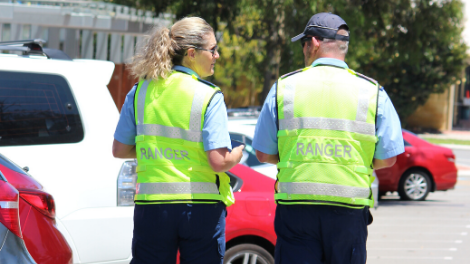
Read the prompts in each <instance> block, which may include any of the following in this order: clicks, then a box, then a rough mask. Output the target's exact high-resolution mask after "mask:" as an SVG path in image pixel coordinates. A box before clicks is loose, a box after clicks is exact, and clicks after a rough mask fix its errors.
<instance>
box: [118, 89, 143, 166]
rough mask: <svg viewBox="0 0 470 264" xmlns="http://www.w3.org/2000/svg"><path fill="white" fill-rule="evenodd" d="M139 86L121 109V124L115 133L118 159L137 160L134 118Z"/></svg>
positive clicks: (130, 94)
mask: <svg viewBox="0 0 470 264" xmlns="http://www.w3.org/2000/svg"><path fill="white" fill-rule="evenodd" d="M136 88H137V85H134V87H132V89H131V90H130V91H129V93H128V94H127V96H126V100H125V101H124V105H123V106H122V109H121V114H120V116H119V122H118V124H117V126H116V131H115V132H114V142H113V150H112V151H113V156H114V157H116V158H121V159H126V158H131V159H132V158H136V150H135V136H136V134H137V131H136V125H135V117H134V94H135V91H136Z"/></svg>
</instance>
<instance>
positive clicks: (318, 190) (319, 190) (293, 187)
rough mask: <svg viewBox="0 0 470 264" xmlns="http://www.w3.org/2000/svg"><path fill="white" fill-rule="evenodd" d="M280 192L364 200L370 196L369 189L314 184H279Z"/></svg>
mask: <svg viewBox="0 0 470 264" xmlns="http://www.w3.org/2000/svg"><path fill="white" fill-rule="evenodd" d="M279 192H281V193H287V194H310V195H329V196H336V197H344V198H364V199H367V198H369V195H370V189H369V188H362V187H351V186H344V185H335V184H328V183H312V182H279Z"/></svg>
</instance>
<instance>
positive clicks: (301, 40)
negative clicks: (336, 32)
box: [300, 36, 324, 48]
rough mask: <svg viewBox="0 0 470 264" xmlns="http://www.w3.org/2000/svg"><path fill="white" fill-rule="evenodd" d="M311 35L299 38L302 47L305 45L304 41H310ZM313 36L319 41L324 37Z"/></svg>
mask: <svg viewBox="0 0 470 264" xmlns="http://www.w3.org/2000/svg"><path fill="white" fill-rule="evenodd" d="M312 37H313V36H307V37H303V38H301V39H300V44H302V48H303V47H304V46H305V43H307V42H310V41H312ZM313 38H316V39H318V40H319V41H323V39H324V38H323V37H317V36H315V37H313Z"/></svg>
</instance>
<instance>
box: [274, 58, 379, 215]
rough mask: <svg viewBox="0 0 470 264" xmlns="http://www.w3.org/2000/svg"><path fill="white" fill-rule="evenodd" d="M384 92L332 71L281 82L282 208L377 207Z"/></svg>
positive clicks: (346, 72) (320, 69)
mask: <svg viewBox="0 0 470 264" xmlns="http://www.w3.org/2000/svg"><path fill="white" fill-rule="evenodd" d="M379 88H380V85H379V84H378V83H377V82H376V81H374V80H372V79H370V78H368V77H365V76H364V75H361V74H358V73H356V72H354V71H352V70H350V69H344V68H338V67H334V66H329V65H313V66H310V67H307V68H305V69H302V70H299V71H297V72H293V73H291V74H287V75H285V76H283V77H281V78H280V79H279V80H278V85H277V105H278V117H279V131H278V148H279V157H280V161H279V163H278V164H277V167H278V169H279V174H278V176H277V179H278V183H277V187H276V188H277V193H276V194H275V199H276V201H277V202H278V203H280V204H328V205H337V206H344V207H350V208H362V207H363V206H366V205H367V206H371V207H372V206H373V199H372V192H371V189H370V185H371V183H372V182H373V180H374V177H373V176H372V171H373V169H372V162H373V157H374V151H375V144H376V142H377V137H376V135H375V122H376V111H377V99H378V90H379Z"/></svg>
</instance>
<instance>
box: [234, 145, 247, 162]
mask: <svg viewBox="0 0 470 264" xmlns="http://www.w3.org/2000/svg"><path fill="white" fill-rule="evenodd" d="M244 149H245V145H240V146H238V147H235V148H233V149H232V153H231V154H232V155H234V159H235V160H236V162H237V163H240V161H241V160H242V158H243V150H244Z"/></svg>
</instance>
